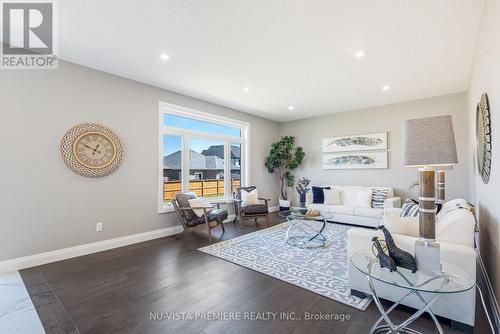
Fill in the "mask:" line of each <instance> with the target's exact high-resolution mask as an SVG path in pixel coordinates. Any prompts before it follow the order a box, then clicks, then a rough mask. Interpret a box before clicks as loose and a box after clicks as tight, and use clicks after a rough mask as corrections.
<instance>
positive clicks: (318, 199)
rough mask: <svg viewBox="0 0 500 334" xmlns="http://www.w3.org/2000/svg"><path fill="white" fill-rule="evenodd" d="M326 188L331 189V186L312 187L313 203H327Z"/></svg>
mask: <svg viewBox="0 0 500 334" xmlns="http://www.w3.org/2000/svg"><path fill="white" fill-rule="evenodd" d="M324 189H330V187H314V186H313V187H312V192H313V203H315V204H323V203H325V193H324V192H323V190H324Z"/></svg>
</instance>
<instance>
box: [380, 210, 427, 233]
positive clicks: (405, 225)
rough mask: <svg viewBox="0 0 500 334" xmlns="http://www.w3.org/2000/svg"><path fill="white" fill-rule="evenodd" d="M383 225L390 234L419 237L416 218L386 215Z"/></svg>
mask: <svg viewBox="0 0 500 334" xmlns="http://www.w3.org/2000/svg"><path fill="white" fill-rule="evenodd" d="M384 225H385V227H386V228H387V229H388V230H389V231H390V232H391V233H396V234H401V235H407V236H410V237H417V238H418V236H419V233H418V232H419V225H418V218H417V217H398V216H393V215H386V216H385V217H384Z"/></svg>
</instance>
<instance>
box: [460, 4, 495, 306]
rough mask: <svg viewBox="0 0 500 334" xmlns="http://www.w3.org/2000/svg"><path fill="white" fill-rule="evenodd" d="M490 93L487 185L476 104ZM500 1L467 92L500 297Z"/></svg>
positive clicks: (475, 191) (485, 239) (486, 19)
mask: <svg viewBox="0 0 500 334" xmlns="http://www.w3.org/2000/svg"><path fill="white" fill-rule="evenodd" d="M483 93H488V96H489V100H490V108H491V110H490V113H491V121H492V124H491V125H492V136H493V138H492V139H493V156H492V170H491V177H490V181H489V183H488V184H484V183H483V182H482V180H481V177H480V176H479V173H478V171H477V163H476V154H475V152H476V151H475V149H476V141H475V140H474V138H476V104H477V102H479V99H480V97H481V94H483ZM499 112H500V1H499V0H487V1H486V3H485V7H484V16H483V20H482V23H481V31H480V36H479V42H478V46H477V50H476V57H475V61H474V66H473V70H472V76H471V81H470V86H469V92H468V119H469V133H470V138H471V141H470V148H471V151H472V152H474V154H472V155H471V159H470V173H469V180H470V181H471V197H472V198H473V199H474V201H475V203H476V205H477V211H478V220H479V228H480V246H481V255H482V257H483V261H484V262H485V265H486V268H487V271H488V276H489V277H490V279H491V280H492V285H493V287H494V289H495V290H496V291H495V293H496V296H497V299H499V300H500V261H499V258H500V195H499V190H500V173H499V170H500V156H499V155H500V150H499V145H500V140H499V138H500V113H499Z"/></svg>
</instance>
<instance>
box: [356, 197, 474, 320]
mask: <svg viewBox="0 0 500 334" xmlns="http://www.w3.org/2000/svg"><path fill="white" fill-rule="evenodd" d="M459 201H463V202H465V201H464V200H454V201H450V202H447V203H445V205H444V206H443V209H442V211H443V210H448V209H450V207H451V206H454V205H456V203H457V202H459ZM443 212H444V211H443ZM475 224H476V221H475V218H474V216H473V214H472V213H471V212H470V211H469V210H466V209H456V210H453V208H452V210H451V211H448V213H446V214H444V215H442V216H441V217H439V219H438V220H437V223H436V239H437V241H438V242H439V244H440V247H441V261H446V262H448V263H452V264H454V265H456V266H459V267H461V268H462V269H465V270H466V271H467V272H468V273H469V274H470V275H471V277H473V278H474V279H475V278H476V252H475V250H474V230H475ZM384 225H385V226H386V227H387V228H388V229H389V231H391V234H392V235H393V237H394V241H395V242H396V245H397V246H398V247H400V248H401V249H404V250H406V251H408V252H410V253H412V254H414V248H415V241H416V240H417V238H418V217H411V218H401V217H399V210H395V209H390V210H388V211H387V212H386V215H385V217H384ZM374 236H378V237H380V238H381V239H384V236H383V234H382V233H381V232H380V231H378V230H371V229H362V228H352V229H350V230H349V231H348V256H349V259H350V257H351V256H352V254H354V253H356V252H360V251H369V252H370V251H371V247H372V241H371V240H372V238H373V237H374ZM349 285H350V288H351V290H352V292H362V293H366V294H369V293H370V289H369V287H368V282H367V279H366V276H365V275H363V274H362V273H361V272H360V271H359V270H357V269H356V268H355V267H354V266H353V265H352V263H351V262H350V261H349ZM375 288H376V290H377V295H378V296H379V297H381V298H384V299H387V300H391V301H397V300H399V299H400V298H401V297H402V296H403V295H404V293H405V291H404V290H403V289H398V288H395V287H393V286H390V285H387V284H384V283H380V282H376V283H375ZM424 296H425V294H424ZM403 304H404V305H407V306H410V307H413V308H419V307H420V306H421V302H420V301H419V300H418V299H417V298H416V297H415V298H413V299H407V301H406V302H404V303H403ZM475 308H476V291H475V289H471V290H469V291H466V292H463V293H457V294H449V295H442V296H440V297H439V298H438V299H437V300H436V302H435V303H434V304H433V306H432V311H433V312H434V313H435V314H436V315H439V316H442V317H445V318H448V319H451V320H452V321H454V322H458V323H462V324H466V325H469V326H474V318H475Z"/></svg>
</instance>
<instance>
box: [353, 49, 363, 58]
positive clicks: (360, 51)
mask: <svg viewBox="0 0 500 334" xmlns="http://www.w3.org/2000/svg"><path fill="white" fill-rule="evenodd" d="M364 56H365V52H364V51H363V50H359V51H356V52H355V53H354V57H356V58H358V59H360V58H363V57H364Z"/></svg>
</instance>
